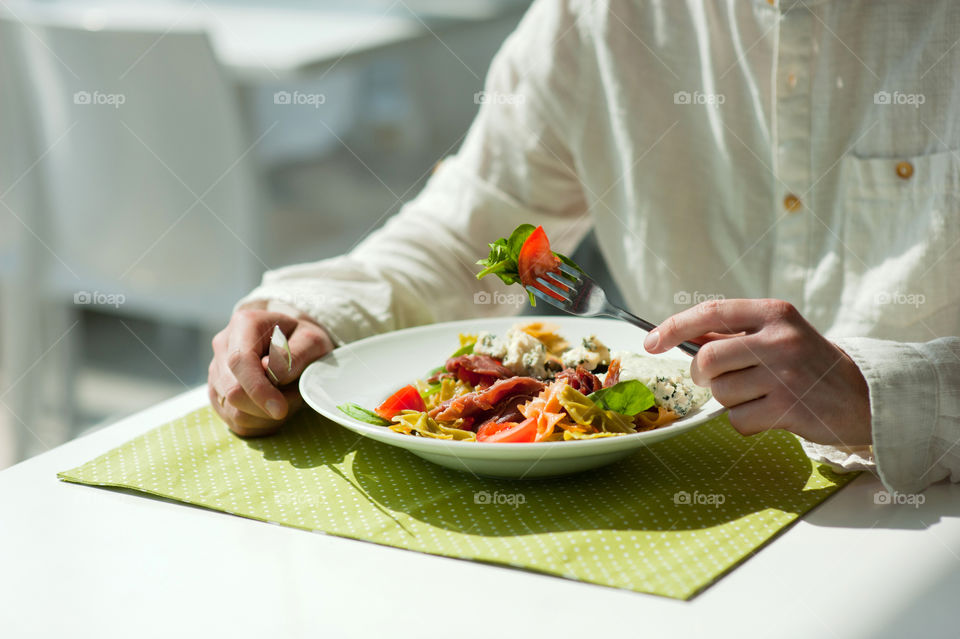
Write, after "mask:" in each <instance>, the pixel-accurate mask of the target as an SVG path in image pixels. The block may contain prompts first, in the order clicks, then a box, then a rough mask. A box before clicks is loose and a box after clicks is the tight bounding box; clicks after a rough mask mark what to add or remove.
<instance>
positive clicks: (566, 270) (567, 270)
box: [560, 262, 584, 282]
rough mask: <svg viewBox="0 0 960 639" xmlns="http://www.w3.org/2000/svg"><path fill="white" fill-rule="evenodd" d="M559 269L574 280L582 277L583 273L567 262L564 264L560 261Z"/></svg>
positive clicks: (577, 280)
mask: <svg viewBox="0 0 960 639" xmlns="http://www.w3.org/2000/svg"><path fill="white" fill-rule="evenodd" d="M560 270H561V271H563V272H564V273H566V274H567V275H569V276H570V277H571V278H573V280H574V281H576V282H579V281H580V280H582V279H583V277H584V275H583V273H581V272H580V271H578V270H577V269H575V268H573V267H572V266H570V265H568V264H564V263H563V262H560Z"/></svg>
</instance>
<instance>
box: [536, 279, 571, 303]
mask: <svg viewBox="0 0 960 639" xmlns="http://www.w3.org/2000/svg"><path fill="white" fill-rule="evenodd" d="M537 284H539V285H540V286H542V287H544V288H546V289H548V290H550V291H552V292H554V293H556V294H557V295H559V296H560V297H562V298H564V299H569V297H570V293H571V292H572V290H573V287H572V286H570V284H560V283H559V282H558V281H557V280H555V279H553V278H552V277H551V279H549V280H548V279H546V278H545V277H538V278H537ZM561 287H563V288H561Z"/></svg>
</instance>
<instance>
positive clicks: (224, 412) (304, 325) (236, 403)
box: [207, 310, 333, 437]
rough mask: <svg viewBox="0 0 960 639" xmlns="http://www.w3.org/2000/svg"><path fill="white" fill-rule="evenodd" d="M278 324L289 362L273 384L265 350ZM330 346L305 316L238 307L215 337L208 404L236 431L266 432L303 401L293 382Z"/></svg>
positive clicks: (245, 433)
mask: <svg viewBox="0 0 960 639" xmlns="http://www.w3.org/2000/svg"><path fill="white" fill-rule="evenodd" d="M277 325H279V326H280V330H281V331H283V334H284V335H286V336H287V341H289V343H290V352H291V354H292V355H293V366H292V368H291V370H290V371H288V372H286V373H285V374H283V375H280V376H279V384H278V386H275V385H274V384H273V383H271V381H270V379H269V378H268V377H267V354H268V353H269V349H270V336H271V334H272V333H273V327H274V326H277ZM332 349H333V342H332V341H331V339H330V336H329V335H327V332H326V331H325V330H323V328H321V327H320V326H318V325H317V324H315V323H313V322H311V321H309V320H303V319H296V318H293V317H290V316H289V315H284V314H283V313H275V312H271V311H260V310H242V311H237V312H236V313H234V315H233V317H231V318H230V323H229V324H228V325H227V327H226V328H225V329H223V330H222V331H220V332H219V333H217V335H216V337H214V338H213V361H212V362H210V370H209V374H208V378H207V387H208V392H209V395H210V403H211V404H212V405H213V409H214V410H215V411H217V414H219V415H220V417H221V418H223V421H225V422H226V423H227V425H228V426H229V427H230V430H232V431H233V432H235V433H236V434H238V435H240V436H242V437H251V436H260V435H270V434H272V433H274V432H276V431H277V429H279V428H280V425H281V424H282V423H283V422H284V421H286V419H287V418H288V417H290V416H291V415H293V414H294V413H295V412H296V411H297V409H299V408H300V406H301V405H302V404H303V399H302V398H301V397H300V391H299V389H298V386H297V383H296V382H297V380H298V379H299V378H300V373H302V372H303V369H304V368H306V367H307V364H310V363H311V362H313V361H314V360H316V359H319V358H320V357H322V356H323V355H325V354H326V353H328V352H329V351H330V350H332Z"/></svg>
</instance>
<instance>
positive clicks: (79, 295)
mask: <svg viewBox="0 0 960 639" xmlns="http://www.w3.org/2000/svg"><path fill="white" fill-rule="evenodd" d="M126 301H127V296H126V295H124V294H123V293H101V292H100V291H93V292H92V293H91V292H90V291H77V292H76V293H74V294H73V303H74V304H78V305H82V306H112V307H114V308H120V307H121V306H122V305H123V304H124V303H126Z"/></svg>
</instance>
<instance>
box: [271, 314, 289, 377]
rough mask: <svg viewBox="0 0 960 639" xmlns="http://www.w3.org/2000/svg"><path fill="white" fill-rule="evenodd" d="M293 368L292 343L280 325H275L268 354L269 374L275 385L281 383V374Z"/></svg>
mask: <svg viewBox="0 0 960 639" xmlns="http://www.w3.org/2000/svg"><path fill="white" fill-rule="evenodd" d="M291 370H293V353H291V352H290V343H289V342H288V341H287V336H286V335H284V334H283V331H281V330H280V325H279V324H278V325H276V326H274V327H273V334H272V335H271V336H270V351H269V353H268V354H267V375H268V376H269V377H270V379H271V380H272V381H273V384H274V386H279V385H280V375H282V374H285V373H289V372H290V371H291Z"/></svg>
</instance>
